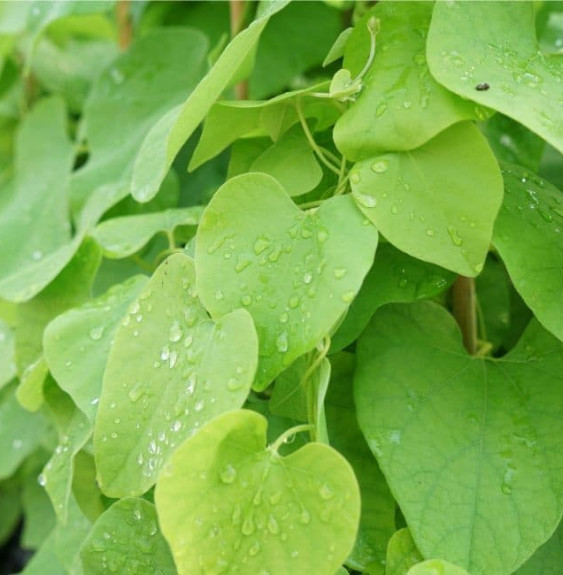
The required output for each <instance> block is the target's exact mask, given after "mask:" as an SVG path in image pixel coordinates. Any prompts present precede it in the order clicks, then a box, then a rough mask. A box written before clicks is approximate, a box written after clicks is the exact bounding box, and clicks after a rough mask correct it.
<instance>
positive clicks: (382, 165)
mask: <svg viewBox="0 0 563 575" xmlns="http://www.w3.org/2000/svg"><path fill="white" fill-rule="evenodd" d="M388 168H389V161H388V160H385V159H383V160H378V161H377V162H374V163H373V164H372V166H371V169H372V170H373V171H374V172H375V173H376V174H381V173H383V172H386V171H387V170H388Z"/></svg>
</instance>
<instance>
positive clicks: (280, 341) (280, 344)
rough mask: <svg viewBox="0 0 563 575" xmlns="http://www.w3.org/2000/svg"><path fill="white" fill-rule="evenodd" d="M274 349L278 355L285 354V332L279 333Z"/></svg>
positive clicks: (287, 343) (286, 346) (287, 345)
mask: <svg viewBox="0 0 563 575" xmlns="http://www.w3.org/2000/svg"><path fill="white" fill-rule="evenodd" d="M276 348H277V350H278V351H279V352H280V353H285V352H286V351H287V350H288V348H289V341H288V337H287V332H286V331H282V333H280V335H278V337H277V338H276Z"/></svg>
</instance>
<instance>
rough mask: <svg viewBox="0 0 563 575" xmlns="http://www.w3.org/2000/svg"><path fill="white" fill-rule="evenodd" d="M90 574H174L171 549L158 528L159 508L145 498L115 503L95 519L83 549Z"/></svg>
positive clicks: (81, 554) (83, 561)
mask: <svg viewBox="0 0 563 575" xmlns="http://www.w3.org/2000/svg"><path fill="white" fill-rule="evenodd" d="M80 557H81V559H82V567H83V568H84V573H87V574H88V575H98V574H100V575H101V574H104V573H107V572H108V571H110V572H113V573H122V574H123V575H141V573H146V574H147V575H148V574H149V573H150V574H151V575H153V574H154V575H174V574H175V573H176V569H175V567H174V561H173V560H172V556H171V555H170V549H169V548H168V545H167V543H166V541H165V540H164V538H163V537H162V535H161V534H160V533H159V531H158V523H157V517H156V510H155V507H154V505H153V504H152V503H149V502H148V501H145V500H144V499H135V498H132V497H131V498H129V497H128V498H125V499H120V500H119V501H118V502H117V503H114V504H113V505H112V506H111V507H110V508H109V509H108V510H107V511H106V512H105V513H104V514H103V515H102V516H100V518H99V519H98V520H97V521H96V523H94V525H93V527H92V530H91V531H90V533H89V534H88V537H86V539H85V541H84V543H83V545H82V548H81V550H80Z"/></svg>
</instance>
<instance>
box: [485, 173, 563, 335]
mask: <svg viewBox="0 0 563 575" xmlns="http://www.w3.org/2000/svg"><path fill="white" fill-rule="evenodd" d="M503 176H504V187H505V194H504V203H503V206H502V209H501V210H500V213H499V216H498V218H497V221H496V222H495V233H494V236H493V244H494V246H495V248H496V249H497V251H498V253H499V254H500V256H501V258H502V259H503V261H504V263H505V265H506V269H507V270H508V274H509V275H510V278H511V279H512V281H513V283H514V287H515V288H516V290H517V291H518V293H519V294H520V295H521V296H522V298H523V299H524V301H525V302H526V304H527V305H528V307H529V308H530V309H531V310H532V311H533V312H534V314H535V315H536V317H537V318H538V319H539V321H540V322H541V323H542V324H543V325H544V326H545V327H546V328H547V329H548V330H549V331H551V332H552V333H553V334H555V335H556V336H557V337H558V338H559V339H561V340H563V298H562V297H561V294H562V293H563V266H562V265H561V262H562V261H563V236H562V235H561V229H562V228H563V201H562V197H561V192H560V191H559V190H558V189H557V188H555V187H554V186H552V185H551V184H550V183H549V182H546V181H545V180H543V179H541V178H539V177H538V176H536V175H535V174H533V173H530V172H529V171H527V170H525V169H523V168H520V167H518V166H511V165H504V166H503Z"/></svg>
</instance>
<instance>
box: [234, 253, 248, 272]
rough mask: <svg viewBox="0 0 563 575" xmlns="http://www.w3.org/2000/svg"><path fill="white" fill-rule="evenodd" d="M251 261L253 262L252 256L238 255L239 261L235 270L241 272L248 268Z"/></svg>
mask: <svg viewBox="0 0 563 575" xmlns="http://www.w3.org/2000/svg"><path fill="white" fill-rule="evenodd" d="M251 263H252V262H251V260H250V258H248V257H246V256H238V258H237V263H236V265H235V271H236V272H237V273H240V272H241V271H243V270H244V269H246V268H247V267H248V266H249V265H250V264H251Z"/></svg>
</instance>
